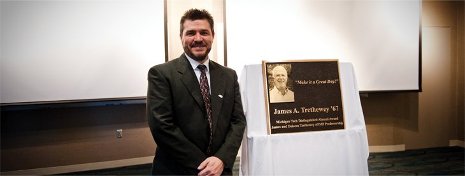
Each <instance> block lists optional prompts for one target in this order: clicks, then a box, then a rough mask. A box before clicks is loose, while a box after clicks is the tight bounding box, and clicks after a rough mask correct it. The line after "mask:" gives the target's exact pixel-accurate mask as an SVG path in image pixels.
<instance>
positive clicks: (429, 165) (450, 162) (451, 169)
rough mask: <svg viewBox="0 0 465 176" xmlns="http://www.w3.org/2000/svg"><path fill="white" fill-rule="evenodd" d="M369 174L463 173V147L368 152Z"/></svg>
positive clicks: (464, 165)
mask: <svg viewBox="0 0 465 176" xmlns="http://www.w3.org/2000/svg"><path fill="white" fill-rule="evenodd" d="M368 167H369V169H368V170H369V172H370V175H464V167H465V164H464V148H462V147H443V148H430V149H420V150H407V151H403V152H390V153H370V157H369V158H368Z"/></svg>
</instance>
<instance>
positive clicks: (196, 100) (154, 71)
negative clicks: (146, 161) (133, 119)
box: [147, 54, 246, 175]
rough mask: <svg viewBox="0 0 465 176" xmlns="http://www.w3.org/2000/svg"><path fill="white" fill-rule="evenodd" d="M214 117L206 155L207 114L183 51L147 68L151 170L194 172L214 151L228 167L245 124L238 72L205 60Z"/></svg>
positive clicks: (237, 147)
mask: <svg viewBox="0 0 465 176" xmlns="http://www.w3.org/2000/svg"><path fill="white" fill-rule="evenodd" d="M209 69H210V70H209V71H210V81H211V83H210V85H211V105H212V107H211V108H212V121H213V142H212V153H211V154H207V153H206V151H207V147H208V143H209V127H208V120H207V113H206V110H205V105H204V103H203V99H202V95H201V93H200V86H199V82H198V80H197V77H196V76H195V73H194V70H193V69H192V66H191V65H190V63H189V61H188V60H187V58H186V56H185V55H184V54H183V55H181V56H180V57H179V58H177V59H175V60H172V61H170V62H167V63H164V64H160V65H156V66H154V67H152V68H151V69H150V71H149V73H148V91H147V117H148V122H149V126H150V130H151V132H152V136H153V138H154V140H155V142H156V144H157V150H156V154H155V159H154V164H153V170H152V172H153V174H163V175H166V174H197V173H198V170H197V167H198V166H199V165H200V163H201V162H202V161H204V160H205V159H206V158H207V157H209V156H212V155H214V156H216V157H218V158H219V159H221V160H222V161H223V163H224V165H225V170H224V173H228V172H230V171H231V169H232V167H233V165H234V161H235V159H236V155H237V151H238V149H239V147H240V144H241V140H242V137H243V133H244V129H245V126H246V121H245V116H244V112H243V110H242V103H241V97H240V92H239V84H238V82H237V75H236V72H235V71H234V70H232V69H229V68H226V67H223V66H221V65H219V64H217V63H215V62H213V61H210V63H209Z"/></svg>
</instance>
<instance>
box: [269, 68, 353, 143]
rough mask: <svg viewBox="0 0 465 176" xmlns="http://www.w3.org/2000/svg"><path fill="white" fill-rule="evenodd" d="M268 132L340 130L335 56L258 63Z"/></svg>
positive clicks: (341, 121) (338, 89)
mask: <svg viewBox="0 0 465 176" xmlns="http://www.w3.org/2000/svg"><path fill="white" fill-rule="evenodd" d="M262 68H263V77H264V79H263V80H264V86H263V87H264V89H265V94H266V95H265V101H266V102H265V104H266V113H267V126H268V134H276V133H293V132H306V131H324V130H339V129H344V128H345V124H344V112H343V104H342V94H341V85H340V80H339V62H338V60H337V59H320V60H287V61H279V62H275V61H273V62H268V61H263V62H262Z"/></svg>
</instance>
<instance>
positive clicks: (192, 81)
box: [176, 54, 204, 108]
mask: <svg viewBox="0 0 465 176" xmlns="http://www.w3.org/2000/svg"><path fill="white" fill-rule="evenodd" d="M178 60H179V62H178V64H177V66H176V69H177V70H178V72H179V73H180V74H181V80H182V82H183V83H184V86H186V88H187V89H188V91H189V92H190V93H191V95H192V97H193V98H194V99H195V101H196V102H197V104H198V105H199V107H200V108H203V107H204V106H203V98H202V94H201V93H200V85H199V82H198V81H197V77H196V76H195V73H194V70H192V67H191V65H190V63H189V61H187V58H186V56H184V54H183V55H181V57H179V58H178Z"/></svg>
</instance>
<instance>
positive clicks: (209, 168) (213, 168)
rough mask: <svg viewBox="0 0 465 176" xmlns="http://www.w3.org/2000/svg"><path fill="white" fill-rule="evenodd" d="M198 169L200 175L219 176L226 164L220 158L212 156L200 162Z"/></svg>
mask: <svg viewBox="0 0 465 176" xmlns="http://www.w3.org/2000/svg"><path fill="white" fill-rule="evenodd" d="M197 169H198V170H200V172H199V176H212V175H213V176H219V175H221V173H222V172H223V169H224V164H223V161H221V160H220V159H219V158H217V157H214V156H211V157H208V158H207V159H205V161H203V162H202V163H200V165H199V167H198V168H197Z"/></svg>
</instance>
